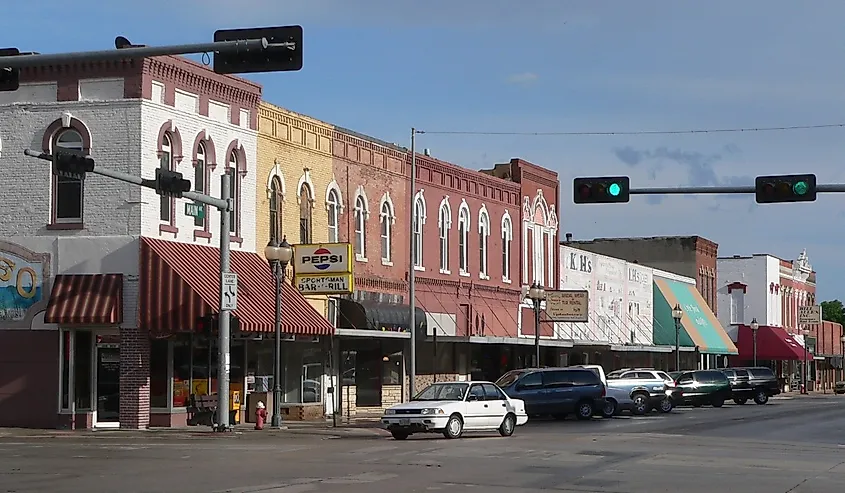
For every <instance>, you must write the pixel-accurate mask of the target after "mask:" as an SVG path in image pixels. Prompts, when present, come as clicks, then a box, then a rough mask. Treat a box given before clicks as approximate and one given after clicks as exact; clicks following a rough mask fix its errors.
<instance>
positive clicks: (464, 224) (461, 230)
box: [458, 207, 469, 274]
mask: <svg viewBox="0 0 845 493" xmlns="http://www.w3.org/2000/svg"><path fill="white" fill-rule="evenodd" d="M458 256H459V263H458V268H459V269H460V271H461V274H466V273H467V272H469V209H467V208H466V207H461V210H460V212H459V213H458Z"/></svg>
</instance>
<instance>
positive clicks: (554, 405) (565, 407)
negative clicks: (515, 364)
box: [496, 368, 606, 420]
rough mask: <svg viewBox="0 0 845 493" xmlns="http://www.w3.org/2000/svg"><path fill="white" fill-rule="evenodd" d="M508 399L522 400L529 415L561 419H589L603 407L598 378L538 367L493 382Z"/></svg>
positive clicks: (578, 370) (577, 370) (570, 370)
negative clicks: (572, 416)
mask: <svg viewBox="0 0 845 493" xmlns="http://www.w3.org/2000/svg"><path fill="white" fill-rule="evenodd" d="M496 385H498V386H499V387H500V388H501V389H502V390H504V391H505V393H506V394H508V396H510V397H512V398H514V399H522V400H523V401H524V402H525V411H526V412H527V413H528V414H529V415H535V416H536V415H551V416H553V417H554V418H555V419H564V418H566V416H567V415H568V414H575V417H577V418H578V419H584V420H585V419H591V418H592V417H593V414H594V413H597V412H601V410H602V409H603V408H604V404H605V392H606V390H605V387H604V384H603V383H602V381H601V378H600V377H599V376H598V375H596V374H595V373H593V372H592V371H590V370H588V369H584V368H541V369H524V370H513V371H509V372H507V373H505V374H504V375H502V376H501V377H500V378H499V380H497V381H496Z"/></svg>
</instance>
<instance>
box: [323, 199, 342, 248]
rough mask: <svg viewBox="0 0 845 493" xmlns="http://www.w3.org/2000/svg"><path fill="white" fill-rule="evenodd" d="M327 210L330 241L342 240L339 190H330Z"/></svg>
mask: <svg viewBox="0 0 845 493" xmlns="http://www.w3.org/2000/svg"><path fill="white" fill-rule="evenodd" d="M326 212H327V213H328V224H329V243H337V242H338V241H340V226H339V225H340V197H339V196H338V195H337V190H329V196H328V200H326Z"/></svg>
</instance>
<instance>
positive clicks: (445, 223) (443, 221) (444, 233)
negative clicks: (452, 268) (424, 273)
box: [437, 200, 452, 274]
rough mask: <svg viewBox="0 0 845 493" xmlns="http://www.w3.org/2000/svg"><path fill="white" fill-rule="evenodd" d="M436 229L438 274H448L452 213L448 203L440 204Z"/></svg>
mask: <svg viewBox="0 0 845 493" xmlns="http://www.w3.org/2000/svg"><path fill="white" fill-rule="evenodd" d="M437 227H438V229H439V230H440V272H442V273H443V274H448V273H449V230H450V229H451V227H452V211H451V210H450V208H449V203H448V202H447V201H446V200H444V201H443V202H441V203H440V214H439V216H438V218H437Z"/></svg>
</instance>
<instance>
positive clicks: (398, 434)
mask: <svg viewBox="0 0 845 493" xmlns="http://www.w3.org/2000/svg"><path fill="white" fill-rule="evenodd" d="M390 434H391V435H393V438H394V439H395V440H404V439H406V438H408V437H409V436H411V434H410V433H408V432H407V431H391V432H390Z"/></svg>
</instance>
